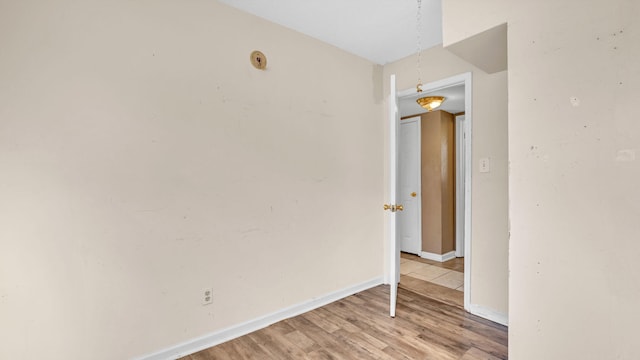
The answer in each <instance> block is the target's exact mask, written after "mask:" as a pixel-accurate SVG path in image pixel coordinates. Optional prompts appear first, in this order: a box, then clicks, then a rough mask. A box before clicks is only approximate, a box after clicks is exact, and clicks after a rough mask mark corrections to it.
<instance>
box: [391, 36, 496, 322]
mask: <svg viewBox="0 0 640 360" xmlns="http://www.w3.org/2000/svg"><path fill="white" fill-rule="evenodd" d="M421 68H422V80H423V83H428V82H430V81H436V80H441V79H444V78H447V77H450V76H454V75H458V74H461V73H464V72H469V71H470V72H472V73H473V75H472V76H473V137H472V139H473V142H472V152H473V158H472V184H471V186H472V199H471V207H472V212H473V215H472V220H471V227H472V229H471V231H472V237H473V240H472V247H473V250H472V251H473V253H472V258H471V259H470V260H471V267H472V285H471V286H472V293H471V294H472V295H471V296H472V297H471V303H472V304H477V305H480V306H482V307H484V308H486V309H488V310H492V311H494V312H496V313H498V314H501V315H504V316H506V314H507V311H508V309H507V294H508V288H507V282H508V272H507V261H508V221H507V213H508V200H507V196H508V191H507V182H508V180H507V73H506V72H505V71H503V72H500V73H496V74H492V75H489V74H487V73H485V72H483V71H482V70H479V69H477V68H475V67H474V66H472V65H471V64H469V63H467V62H465V61H464V60H462V59H460V58H458V57H457V56H455V55H453V54H451V53H450V52H448V51H447V50H444V49H443V48H442V47H434V48H431V49H428V50H426V51H424V53H423V54H422V67H421ZM390 74H396V76H397V83H398V89H399V90H405V89H410V88H415V85H416V58H415V56H411V57H408V58H405V59H402V60H399V61H396V62H394V63H391V64H388V65H386V66H385V68H384V79H385V83H384V84H385V94H386V95H387V96H388V94H389V75H390ZM385 138H386V137H385ZM483 157H490V158H491V172H490V173H480V172H479V171H478V167H477V164H478V161H479V159H480V158H483ZM387 160H388V159H387ZM385 166H386V167H387V168H388V161H387V162H386V163H385ZM385 259H387V257H386V256H385Z"/></svg>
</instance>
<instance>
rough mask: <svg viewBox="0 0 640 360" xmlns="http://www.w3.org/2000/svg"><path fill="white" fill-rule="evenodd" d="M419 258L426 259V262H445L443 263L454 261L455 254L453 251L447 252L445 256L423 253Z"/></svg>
mask: <svg viewBox="0 0 640 360" xmlns="http://www.w3.org/2000/svg"><path fill="white" fill-rule="evenodd" d="M420 257H421V258H423V259H427V260H433V261H438V262H445V261H449V260H451V259H455V257H456V252H455V251H449V252H448V253H446V254H442V255H440V254H434V253H430V252H426V251H423V252H421V253H420Z"/></svg>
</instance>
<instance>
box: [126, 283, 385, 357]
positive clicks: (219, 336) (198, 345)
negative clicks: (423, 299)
mask: <svg viewBox="0 0 640 360" xmlns="http://www.w3.org/2000/svg"><path fill="white" fill-rule="evenodd" d="M382 280H383V279H382V277H379V278H375V279H371V280H369V281H366V282H363V283H360V284H356V285H354V286H350V287H348V288H345V289H342V290H338V291H335V292H332V293H329V294H325V295H323V296H320V297H317V298H313V299H310V300H307V301H305V302H302V303H299V304H297V305H293V306H291V307H288V308H284V309H282V310H279V311H276V312H274V313H271V314H267V315H264V316H262V317H259V318H256V319H253V320H249V321H247V322H245V323H241V324H238V325H234V326H231V327H228V328H226V329H222V330H220V331H216V332H213V333H211V334H208V335H205V336H202V337H199V338H196V339H192V340H189V341H186V342H183V343H181V344H177V345H174V346H172V347H170V348H167V349H164V350H161V351H158V352H155V353H153V354H148V355H144V356H141V357H137V358H135V359H136V360H174V359H178V358H180V357H183V356H186V355H189V354H193V353H195V352H198V351H200V350H204V349H206V348H210V347H212V346H215V345H218V344H222V343H223V342H226V341H229V340H232V339H235V338H237V337H240V336H242V335H246V334H248V333H251V332H254V331H256V330H260V329H263V328H265V327H267V326H269V325H271V324H274V323H276V322H278V321H282V320H285V319H288V318H290V317H294V316H297V315H300V314H302V313H305V312H307V311H311V310H313V309H317V308H319V307H321V306H324V305H327V304H329V303H332V302H334V301H337V300H340V299H342V298H345V297H347V296H350V295H353V294H355V293H358V292H360V291H364V290H367V289H370V288H372V287H375V286H378V285H381V284H382Z"/></svg>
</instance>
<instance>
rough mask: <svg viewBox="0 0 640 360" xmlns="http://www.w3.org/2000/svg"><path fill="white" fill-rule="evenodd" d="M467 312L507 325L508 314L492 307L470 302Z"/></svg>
mask: <svg viewBox="0 0 640 360" xmlns="http://www.w3.org/2000/svg"><path fill="white" fill-rule="evenodd" d="M469 312H470V313H472V314H473V315H476V316H480V317H481V318H484V319H487V320H491V321H493V322H496V323H498V324H502V325H504V326H509V316H508V315H507V314H503V313H501V312H498V311H495V310H493V309H489V308H486V307H484V306H480V305H476V304H471V305H470V306H469Z"/></svg>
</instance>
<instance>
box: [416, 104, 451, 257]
mask: <svg viewBox="0 0 640 360" xmlns="http://www.w3.org/2000/svg"><path fill="white" fill-rule="evenodd" d="M420 121H421V123H420V132H421V141H420V143H421V146H420V148H421V157H420V160H421V162H422V164H421V179H422V191H421V192H422V197H421V200H422V201H421V204H422V251H426V252H429V253H432V254H440V255H441V254H445V253H448V252H450V251H453V249H454V243H455V227H454V226H455V224H454V222H455V219H454V201H455V196H454V195H455V194H454V193H455V187H454V185H455V182H454V180H455V179H454V176H455V175H454V168H455V154H454V148H455V146H454V143H455V138H454V118H453V115H451V114H449V113H448V112H445V111H433V112H428V113H425V114H422V115H421V116H420Z"/></svg>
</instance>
